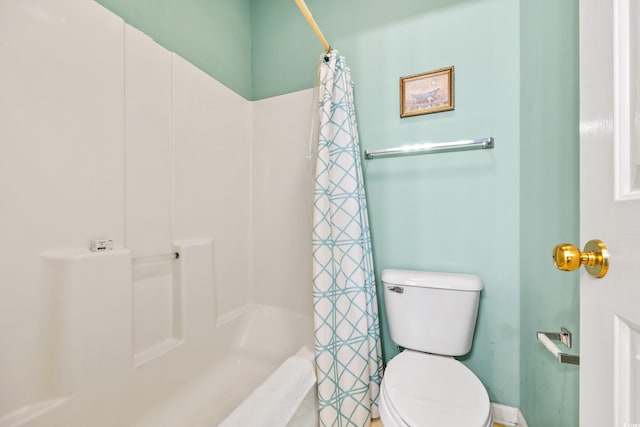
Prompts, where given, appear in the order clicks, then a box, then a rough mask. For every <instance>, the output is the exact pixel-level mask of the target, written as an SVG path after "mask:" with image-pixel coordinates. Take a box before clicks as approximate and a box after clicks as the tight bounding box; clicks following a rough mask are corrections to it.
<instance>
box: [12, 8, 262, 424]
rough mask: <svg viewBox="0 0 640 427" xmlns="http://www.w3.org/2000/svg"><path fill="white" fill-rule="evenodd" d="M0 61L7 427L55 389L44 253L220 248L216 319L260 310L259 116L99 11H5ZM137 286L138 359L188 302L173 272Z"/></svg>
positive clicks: (58, 304)
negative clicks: (99, 244) (94, 244)
mask: <svg viewBox="0 0 640 427" xmlns="http://www.w3.org/2000/svg"><path fill="white" fill-rule="evenodd" d="M0 57H1V58H2V66H0V143H1V148H2V151H1V152H0V219H1V221H0V236H2V245H0V272H1V273H2V284H1V285H0V337H1V338H0V349H1V350H0V420H2V418H3V416H5V415H6V414H10V413H12V412H15V411H16V410H17V409H19V408H21V407H24V406H26V405H33V404H34V403H35V402H43V401H47V400H48V399H51V398H52V397H54V396H56V395H57V394H58V393H59V391H60V390H59V388H60V381H59V380H60V378H59V375H60V372H58V371H57V365H56V363H55V360H53V359H54V358H55V357H54V356H55V355H56V354H57V353H56V351H57V349H58V347H59V345H58V344H59V343H57V342H56V340H57V339H58V338H59V336H60V331H57V330H55V328H57V327H58V326H59V325H60V322H58V321H57V319H59V318H60V315H63V316H64V315H66V310H67V308H68V307H67V306H66V305H65V304H66V303H68V301H69V300H65V299H64V298H65V296H64V295H61V294H60V289H58V288H55V287H53V286H51V284H52V283H54V282H56V280H57V279H56V278H55V277H52V275H53V274H55V273H52V271H53V272H55V271H56V270H55V269H53V270H52V269H51V268H49V267H50V265H49V264H48V261H47V258H46V257H45V256H43V254H44V253H45V252H52V251H53V252H56V251H57V250H60V249H67V248H69V249H72V250H76V251H77V252H83V251H84V252H86V251H87V248H88V245H89V242H90V241H91V240H93V239H99V238H112V239H114V240H115V243H116V245H117V246H119V247H126V248H128V249H130V250H131V253H132V254H133V256H140V255H152V254H155V253H164V252H167V251H171V250H173V248H174V247H175V245H176V244H177V245H182V244H183V243H179V242H184V241H186V240H187V239H202V238H208V239H212V240H213V244H214V248H215V249H214V251H215V256H214V258H213V276H214V281H215V284H216V286H215V292H216V295H215V298H214V300H215V301H209V302H210V303H211V305H212V307H211V310H212V312H213V313H215V312H216V309H217V312H218V315H219V316H222V315H225V314H227V313H230V312H232V311H234V310H237V309H239V308H240V307H242V306H244V305H246V304H247V303H249V272H250V268H249V266H248V260H249V258H250V240H249V238H250V234H249V223H250V176H251V174H250V152H249V151H250V136H251V135H250V125H251V123H250V122H251V110H250V109H251V104H250V103H249V102H248V101H246V100H244V99H243V98H241V97H240V96H238V95H237V94H235V93H234V92H232V91H231V90H229V89H228V88H226V87H224V86H223V85H222V84H220V83H219V82H217V81H215V80H214V79H212V78H211V77H209V76H207V75H206V74H204V73H203V72H202V71H200V70H198V69H197V68H195V67H194V66H192V65H190V64H189V63H187V62H186V61H184V60H183V59H181V58H180V57H178V56H176V55H174V54H172V53H170V52H167V51H166V50H164V49H162V48H160V47H159V46H158V45H156V44H155V43H154V42H153V41H152V40H151V39H149V38H148V37H146V36H144V35H143V34H141V33H139V32H138V31H136V30H134V29H132V28H130V27H128V26H127V25H125V24H124V22H123V21H122V20H121V19H120V18H118V17H117V16H115V15H113V14H112V13H110V12H108V11H107V10H106V9H103V8H102V7H101V6H99V5H98V4H97V3H95V2H93V1H78V0H57V1H55V2H50V1H43V0H4V1H2V2H0ZM182 247H187V246H182ZM123 256H125V257H126V256H127V255H123ZM132 276H133V277H132V281H131V285H128V284H125V285H126V286H132V289H131V293H130V295H131V300H130V301H125V302H126V303H123V304H122V305H120V306H116V309H117V310H122V312H121V313H120V314H121V317H122V318H126V319H128V318H131V319H132V321H133V325H132V333H133V349H132V351H133V352H134V353H135V354H131V355H130V357H131V358H132V360H134V359H135V356H136V354H138V353H139V354H144V353H145V351H147V350H149V349H152V348H154V346H158V345H162V344H163V343H167V342H170V341H171V340H172V339H180V338H181V333H180V331H179V328H177V327H176V325H177V322H178V319H176V316H177V315H179V314H180V312H179V308H180V307H179V305H180V304H182V302H181V300H180V298H181V295H180V292H182V291H181V290H180V289H178V288H176V286H175V280H176V279H175V277H174V276H175V272H174V271H173V269H172V268H171V267H170V266H169V267H164V268H160V269H155V270H154V269H151V270H149V269H146V270H145V269H141V268H138V269H136V268H134V270H133V275H132ZM117 285H118V286H119V288H120V285H122V284H121V283H118V284H117ZM124 295H126V293H125V294H124ZM87 297H90V296H87ZM65 301H66V302H65ZM213 304H216V305H217V307H213ZM87 306H90V305H87ZM76 308H77V307H76ZM132 311H133V312H132ZM103 326H104V325H103ZM178 326H179V325H178ZM102 331H103V332H104V330H102ZM106 331H107V333H109V332H108V331H109V329H108V328H107V329H106ZM176 331H177V332H176ZM205 332H206V331H205ZM114 333H115V332H114ZM110 338H113V337H110ZM87 345H88V344H87ZM194 357H196V358H197V357H198V356H197V355H194ZM169 359H171V358H169ZM182 365H185V364H184V363H182ZM187 365H188V364H187ZM171 367H172V365H171V364H168V365H167V366H164V367H163V369H164V371H165V372H170V371H171V370H172V369H171ZM167 368H168V369H167ZM174 368H178V367H177V366H174ZM96 369H99V368H98V367H96ZM140 375H151V376H153V375H156V376H157V372H156V373H155V374H154V373H153V371H150V372H147V374H144V373H141V374H140ZM169 377H171V375H168V376H167V378H169ZM174 377H175V375H174V376H173V377H172V380H174V381H177V379H176V378H174ZM168 382H169V381H168ZM0 424H1V423H0Z"/></svg>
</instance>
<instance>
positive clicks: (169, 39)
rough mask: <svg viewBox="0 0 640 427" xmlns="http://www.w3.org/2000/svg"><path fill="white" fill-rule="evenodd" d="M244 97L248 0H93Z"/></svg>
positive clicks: (247, 81) (248, 57)
mask: <svg viewBox="0 0 640 427" xmlns="http://www.w3.org/2000/svg"><path fill="white" fill-rule="evenodd" d="M96 1H97V2H98V3H100V4H101V5H103V6H104V7H106V8H107V9H109V10H111V11H112V12H114V13H116V14H117V15H119V16H121V17H122V18H123V19H124V20H125V22H127V23H128V24H130V25H132V26H134V27H136V28H138V29H140V30H141V31H143V32H145V33H146V34H148V35H149V36H151V37H152V38H153V39H154V40H155V41H156V42H158V43H159V44H160V45H162V46H164V47H165V48H167V49H169V50H170V51H173V52H176V53H178V54H179V55H180V56H182V57H183V58H185V59H186V60H188V61H189V62H191V63H192V64H194V65H195V66H197V67H198V68H200V69H201V70H203V71H205V72H206V73H208V74H210V75H211V76H214V77H215V78H216V79H217V80H218V81H219V82H221V83H222V84H224V85H226V86H227V87H229V88H231V89H233V90H234V91H235V92H237V93H238V94H240V95H242V96H243V97H245V98H247V99H251V98H252V96H253V95H252V91H251V12H250V6H251V1H250V0H232V1H229V0H180V1H171V0H96Z"/></svg>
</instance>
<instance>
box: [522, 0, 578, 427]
mask: <svg viewBox="0 0 640 427" xmlns="http://www.w3.org/2000/svg"><path fill="white" fill-rule="evenodd" d="M521 7H522V20H521V26H522V29H521V34H522V36H521V51H522V56H521V60H520V61H521V70H522V71H521V75H522V85H521V106H522V107H521V111H520V114H521V117H520V124H521V129H520V141H521V157H520V175H521V192H520V200H521V202H520V203H521V205H520V211H521V212H522V227H521V233H520V235H521V238H520V241H521V249H520V250H521V264H520V265H521V272H520V276H521V289H522V292H521V302H520V304H521V313H520V314H521V322H520V328H521V331H520V334H521V352H520V357H521V362H520V366H521V377H520V403H521V405H520V406H521V410H522V412H523V413H524V415H525V418H526V419H527V422H528V424H529V426H531V427H545V426H549V427H554V426H558V427H565V426H566V427H571V426H578V376H579V368H578V367H577V366H572V365H561V364H559V363H558V362H557V361H556V360H555V359H553V358H552V357H551V356H550V354H549V353H548V352H547V351H546V350H545V349H544V348H543V347H542V346H541V345H540V344H539V343H538V342H537V340H536V339H535V333H536V332H537V331H558V330H559V329H560V327H561V326H565V327H567V328H568V329H569V330H570V331H572V332H573V333H574V337H575V338H577V340H576V344H577V345H576V347H574V348H573V349H572V350H566V351H567V352H568V353H571V354H579V352H580V346H579V336H580V334H579V332H580V330H579V329H580V328H579V326H580V321H579V304H580V294H579V287H578V285H579V280H578V274H577V273H565V272H560V271H558V270H556V269H555V268H554V267H553V265H552V263H551V250H552V248H553V247H554V246H555V245H556V244H558V243H562V242H571V243H577V242H578V241H579V199H578V185H579V172H578V169H579V149H578V147H579V144H578V143H579V135H578V120H579V111H578V105H579V104H578V95H579V84H578V0H565V1H557V0H537V1H525V0H522V1H521Z"/></svg>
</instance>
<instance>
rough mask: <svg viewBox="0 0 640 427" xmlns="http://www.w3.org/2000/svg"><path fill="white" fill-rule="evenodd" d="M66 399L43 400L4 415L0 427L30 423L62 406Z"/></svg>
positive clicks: (0, 420)
mask: <svg viewBox="0 0 640 427" xmlns="http://www.w3.org/2000/svg"><path fill="white" fill-rule="evenodd" d="M67 399H68V397H60V398H57V399H50V400H43V401H41V402H36V403H32V404H31V405H26V406H23V407H21V408H18V409H16V410H15V411H13V412H11V413H9V414H7V415H4V416H3V417H2V418H0V427H12V426H19V425H22V424H24V423H26V422H28V421H31V420H33V419H35V418H37V417H39V416H40V415H42V414H44V413H45V412H48V411H51V410H53V409H54V408H56V407H58V406H60V405H62V404H63V403H64V402H66V401H67Z"/></svg>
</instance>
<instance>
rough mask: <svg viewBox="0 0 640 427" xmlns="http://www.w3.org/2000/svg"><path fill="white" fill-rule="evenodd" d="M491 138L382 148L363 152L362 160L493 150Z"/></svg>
mask: <svg viewBox="0 0 640 427" xmlns="http://www.w3.org/2000/svg"><path fill="white" fill-rule="evenodd" d="M493 146H494V142H493V137H491V136H490V137H487V138H479V139H467V140H463V141H452V142H434V143H425V144H415V145H403V146H402V147H394V148H383V149H380V150H365V152H364V158H365V159H367V160H372V159H376V158H380V157H397V156H415V155H418V154H433V153H446V152H450V151H467V150H482V149H489V148H493Z"/></svg>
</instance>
